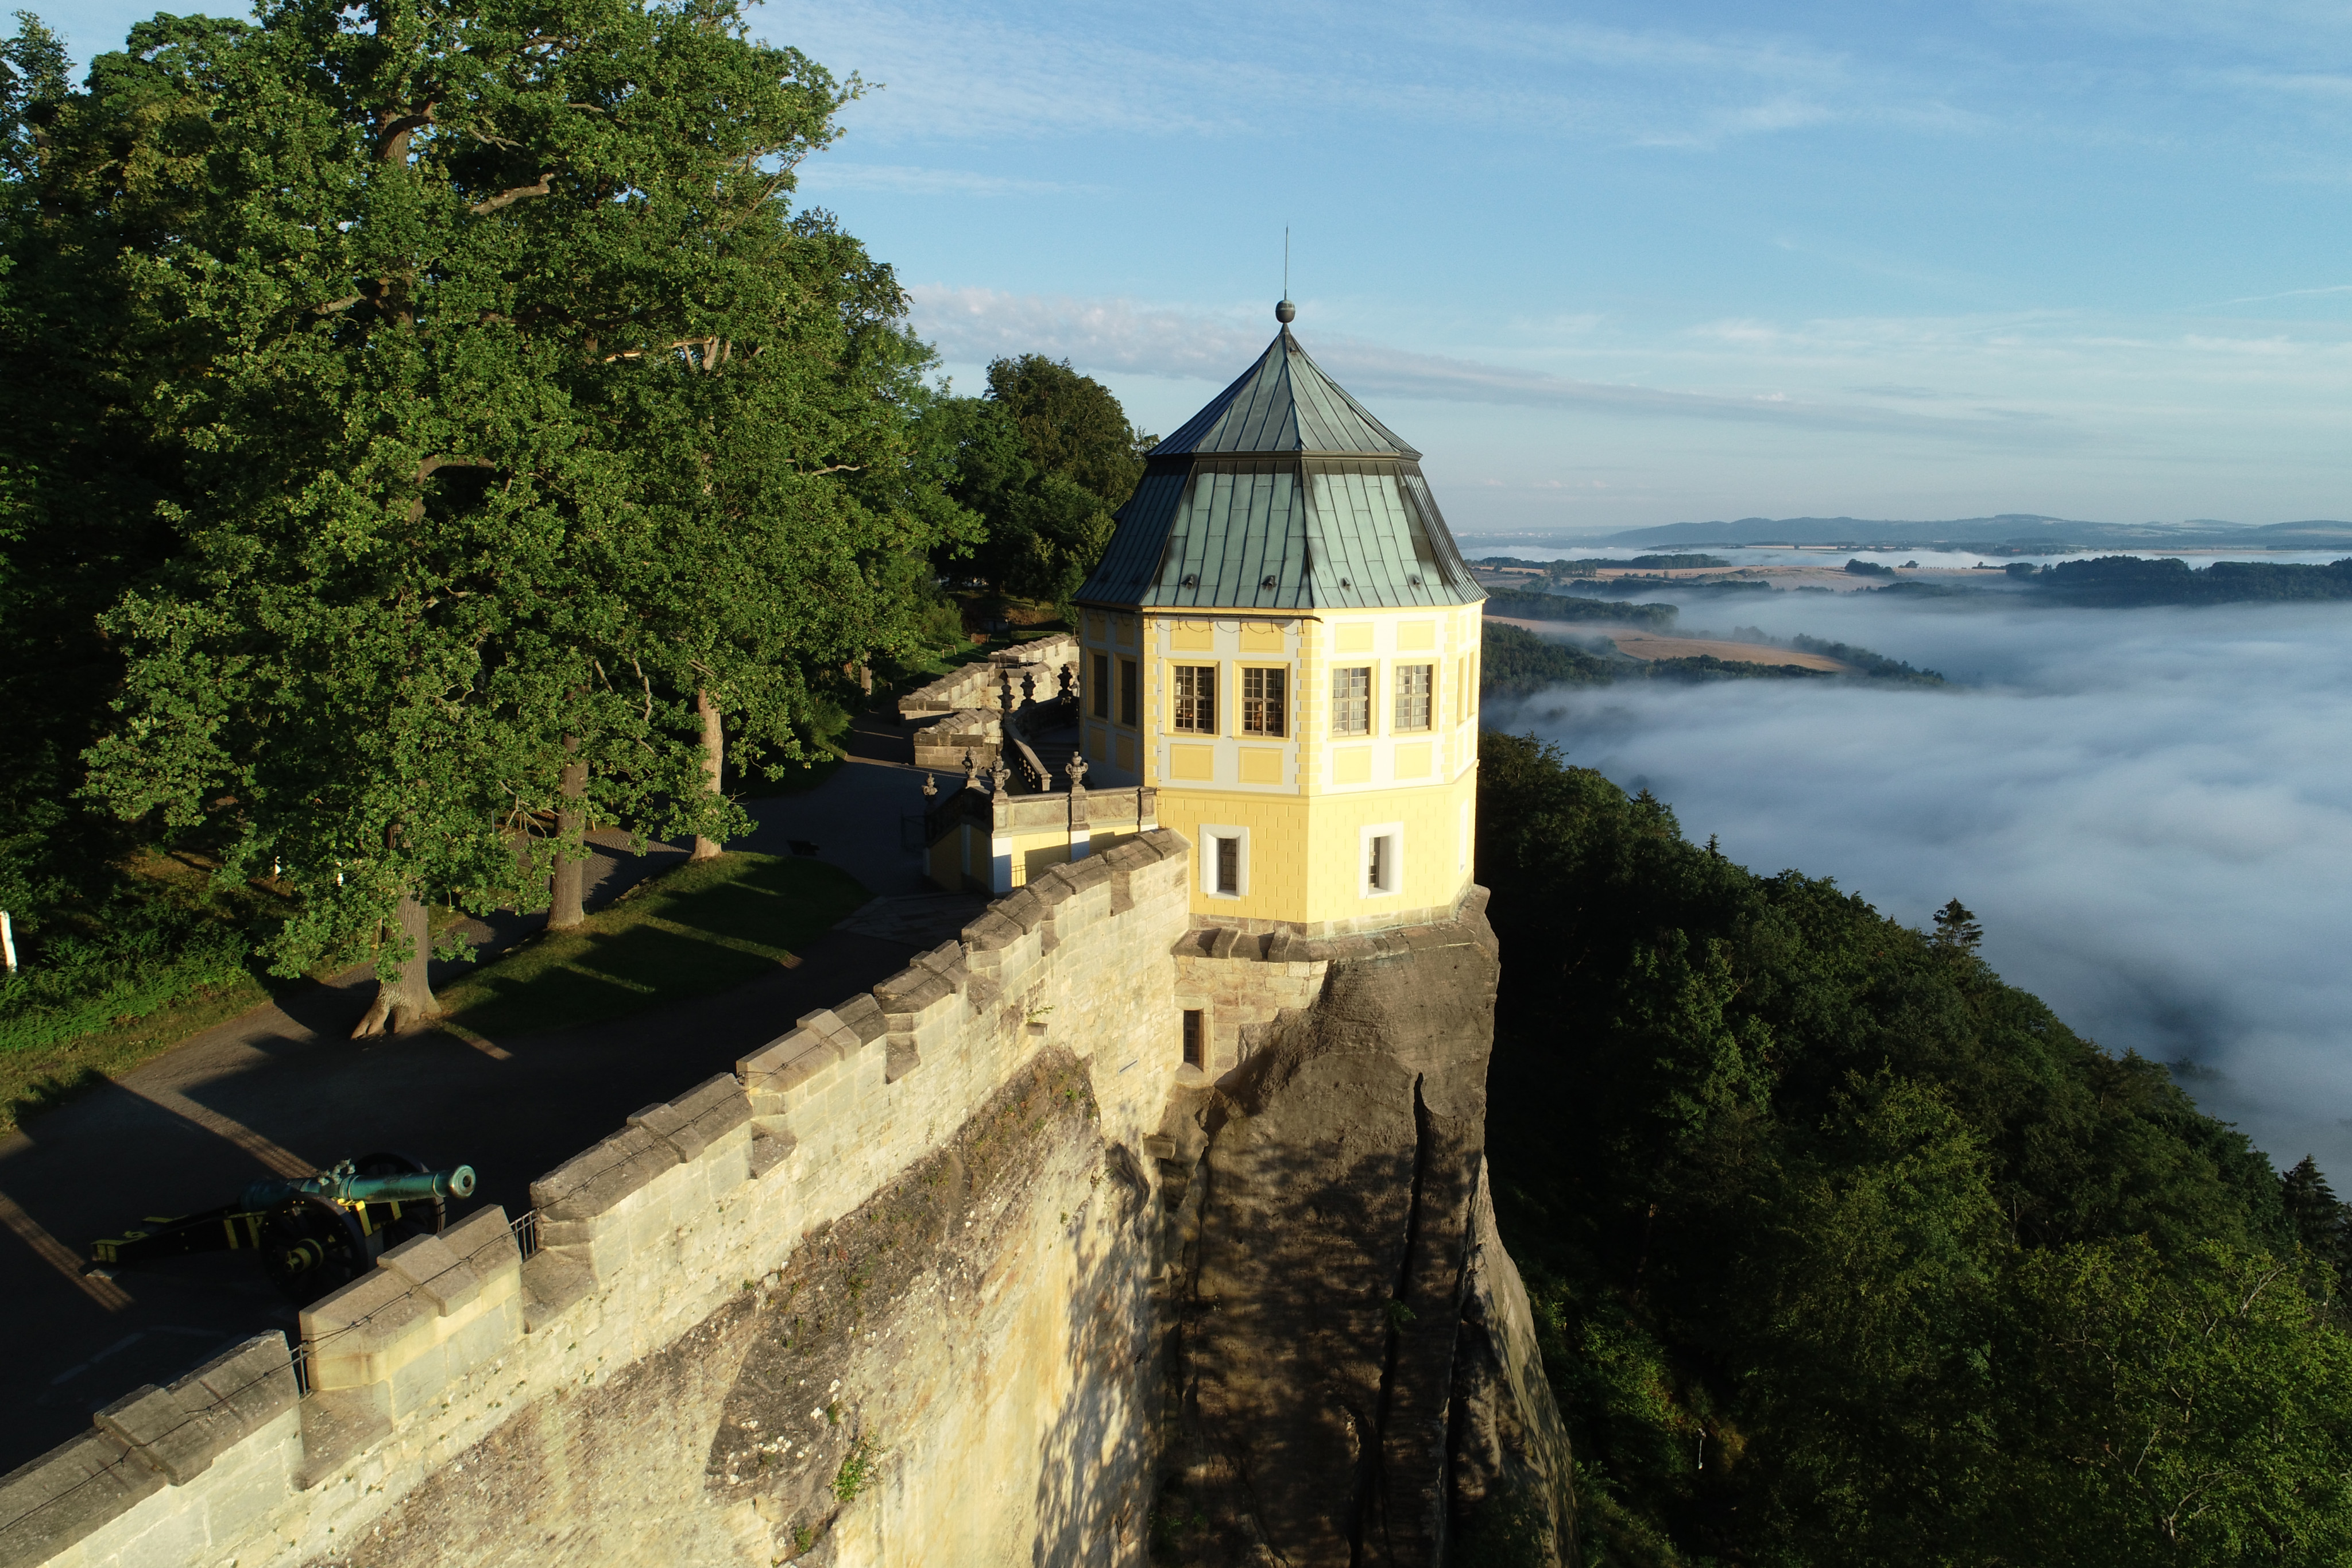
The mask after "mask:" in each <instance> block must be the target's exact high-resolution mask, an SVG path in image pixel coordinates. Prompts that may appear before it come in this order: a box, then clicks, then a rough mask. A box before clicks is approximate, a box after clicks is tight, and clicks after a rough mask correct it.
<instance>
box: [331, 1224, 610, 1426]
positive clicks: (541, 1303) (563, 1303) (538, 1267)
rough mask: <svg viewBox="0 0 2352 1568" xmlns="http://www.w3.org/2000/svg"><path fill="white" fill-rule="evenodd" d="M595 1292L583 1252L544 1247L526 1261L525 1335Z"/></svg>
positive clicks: (523, 1280)
mask: <svg viewBox="0 0 2352 1568" xmlns="http://www.w3.org/2000/svg"><path fill="white" fill-rule="evenodd" d="M595 1293H596V1271H595V1270H593V1269H592V1268H590V1267H589V1266H588V1260H587V1258H586V1257H585V1256H584V1252H583V1249H575V1248H571V1247H542V1248H541V1249H539V1250H538V1251H536V1252H534V1253H532V1254H531V1255H530V1257H529V1258H527V1259H525V1260H523V1265H522V1326H523V1332H524V1333H538V1332H539V1331H540V1330H541V1329H543V1328H545V1327H546V1326H547V1325H548V1324H549V1323H551V1322H554V1321H555V1320H556V1319H557V1318H560V1317H562V1315H563V1314H564V1313H565V1312H569V1311H570V1310H571V1309H572V1307H573V1306H575V1305H577V1304H578V1303H580V1302H581V1301H586V1300H587V1299H588V1298H589V1297H590V1296H592V1295H593V1294H595ZM304 1403H305V1404H308V1403H309V1401H307V1400H306V1401H304Z"/></svg>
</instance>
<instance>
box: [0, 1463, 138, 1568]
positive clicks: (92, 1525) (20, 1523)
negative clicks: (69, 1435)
mask: <svg viewBox="0 0 2352 1568" xmlns="http://www.w3.org/2000/svg"><path fill="white" fill-rule="evenodd" d="M164 1484H165V1483H164V1480H163V1473H162V1472H161V1471H159V1470H155V1469H150V1468H149V1467H148V1466H146V1465H143V1464H141V1463H140V1462H139V1461H138V1460H137V1459H134V1458H131V1456H130V1454H129V1452H128V1451H127V1450H126V1449H125V1448H123V1446H122V1445H121V1443H120V1442H118V1441H116V1440H115V1439H114V1438H113V1437H110V1436H109V1435H108V1434H107V1433H105V1432H103V1431H90V1432H84V1433H83V1434H82V1435H81V1436H80V1437H75V1438H73V1439H71V1440H70V1441H68V1442H66V1443H62V1444H60V1445H58V1447H57V1448H51V1449H50V1450H49V1451H48V1452H47V1453H46V1454H43V1455H42V1456H41V1457H40V1458H37V1459H35V1460H33V1461H32V1462H30V1463H29V1464H26V1465H21V1466H19V1467H17V1468H16V1469H14V1470H11V1471H9V1472H8V1474H7V1475H6V1476H5V1477H0V1521H5V1523H0V1563H5V1564H7V1565H8V1568H16V1565H17V1564H19V1563H23V1564H26V1565H27V1568H29V1565H30V1564H33V1563H47V1562H48V1561H49V1560H50V1559H51V1558H53V1557H56V1556H58V1555H59V1554H61V1553H62V1552H65V1551H66V1550H67V1549H68V1547H70V1546H72V1545H73V1544H74V1542H78V1541H79V1540H81V1539H82V1538H83V1537H84V1536H86V1535H88V1534H89V1533H90V1532H91V1531H94V1530H97V1529H98V1528H99V1527H100V1526H101V1525H105V1524H109V1523H111V1522H112V1521H114V1520H116V1519H117V1518H119V1517H121V1515H122V1514H123V1513H124V1512H125V1511H128V1510H129V1509H130V1507H131V1505H132V1504H133V1503H135V1502H137V1501H139V1500H140V1499H142V1498H144V1497H148V1496H151V1495H152V1494H153V1493H155V1492H158V1491H161V1490H163V1486H164Z"/></svg>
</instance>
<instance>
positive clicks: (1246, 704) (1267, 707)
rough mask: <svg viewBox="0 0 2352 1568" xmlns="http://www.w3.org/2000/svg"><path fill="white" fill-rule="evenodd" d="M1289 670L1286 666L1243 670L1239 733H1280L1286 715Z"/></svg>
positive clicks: (1288, 693)
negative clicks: (1275, 668) (1274, 668)
mask: <svg viewBox="0 0 2352 1568" xmlns="http://www.w3.org/2000/svg"><path fill="white" fill-rule="evenodd" d="M1289 695H1290V672H1289V671H1287V670H1244V671H1243V672H1242V733H1243V734H1244V735H1280V734H1282V733H1283V725H1284V722H1285V715H1286V712H1287V711H1288V706H1289Z"/></svg>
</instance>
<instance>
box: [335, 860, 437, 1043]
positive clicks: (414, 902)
mask: <svg viewBox="0 0 2352 1568" xmlns="http://www.w3.org/2000/svg"><path fill="white" fill-rule="evenodd" d="M394 920H395V921H396V922H397V923H398V925H399V927H400V937H401V940H402V941H403V942H404V945H405V946H407V948H408V956H407V957H406V958H405V959H404V960H402V962H401V966H400V977H399V978H398V979H394V980H383V981H379V982H378V983H377V986H376V992H375V1000H374V1002H373V1003H372V1004H370V1006H369V1008H368V1010H367V1016H366V1017H365V1018H363V1019H360V1026H359V1028H357V1029H355V1030H352V1039H353V1040H362V1039H365V1038H366V1037H367V1036H369V1035H372V1034H398V1033H399V1032H400V1031H401V1030H405V1029H411V1028H415V1027H416V1026H418V1025H421V1024H424V1023H426V1022H428V1021H430V1020H431V1019H436V1018H439V1017H440V1016H441V1004H440V1003H439V1002H437V1001H436V1000H434V999H433V987H432V985H431V983H430V982H429V981H428V980H427V979H426V977H425V965H426V964H428V963H430V962H431V961H432V958H433V926H432V922H431V920H430V919H429V918H428V916H427V915H426V912H425V905H424V904H423V902H422V901H420V900H419V899H418V898H417V896H416V895H415V894H413V893H404V894H401V895H400V903H399V904H397V905H395V906H394Z"/></svg>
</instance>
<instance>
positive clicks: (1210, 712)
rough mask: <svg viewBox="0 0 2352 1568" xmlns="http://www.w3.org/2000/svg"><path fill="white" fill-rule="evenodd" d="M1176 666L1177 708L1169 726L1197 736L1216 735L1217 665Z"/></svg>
mask: <svg viewBox="0 0 2352 1568" xmlns="http://www.w3.org/2000/svg"><path fill="white" fill-rule="evenodd" d="M1174 668H1175V673H1176V711H1175V714H1174V716H1173V717H1172V718H1171V720H1170V721H1169V726H1168V727H1169V728H1171V729H1181V730H1186V731H1190V732H1191V733H1192V734H1195V735H1214V734H1216V732H1217V666H1216V665H1214V664H1178V665H1176V666H1174Z"/></svg>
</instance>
